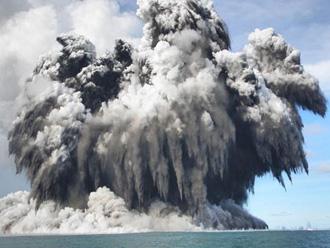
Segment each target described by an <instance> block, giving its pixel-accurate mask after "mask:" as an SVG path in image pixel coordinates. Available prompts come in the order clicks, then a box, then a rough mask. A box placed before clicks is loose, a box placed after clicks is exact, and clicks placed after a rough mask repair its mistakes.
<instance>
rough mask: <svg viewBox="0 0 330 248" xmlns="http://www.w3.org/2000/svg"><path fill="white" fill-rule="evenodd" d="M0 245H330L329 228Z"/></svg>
mask: <svg viewBox="0 0 330 248" xmlns="http://www.w3.org/2000/svg"><path fill="white" fill-rule="evenodd" d="M0 247H1V248H55V247H56V248H57V247H61V248H71V247H72V248H105V247H106V248H112V247H113V248H150V247H157V248H173V247H182V248H215V247H222V248H227V247H228V248H229V247H235V248H239V247H248V248H258V247H262V248H265V247H266V248H273V247H274V248H275V247H276V248H277V247H281V248H304V247H306V248H314V247H316V248H328V247H329V248H330V231H247V232H213V233H211V232H204V233H141V234H113V235H56V236H1V237H0Z"/></svg>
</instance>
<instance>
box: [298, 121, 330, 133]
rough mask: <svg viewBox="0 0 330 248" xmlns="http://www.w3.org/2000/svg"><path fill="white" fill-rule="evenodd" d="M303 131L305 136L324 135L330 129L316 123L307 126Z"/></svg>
mask: <svg viewBox="0 0 330 248" xmlns="http://www.w3.org/2000/svg"><path fill="white" fill-rule="evenodd" d="M303 131H304V134H305V135H324V134H325V133H327V132H328V131H329V129H328V127H326V126H324V125H322V124H320V123H317V122H315V123H310V124H307V125H305V126H304V129H303Z"/></svg>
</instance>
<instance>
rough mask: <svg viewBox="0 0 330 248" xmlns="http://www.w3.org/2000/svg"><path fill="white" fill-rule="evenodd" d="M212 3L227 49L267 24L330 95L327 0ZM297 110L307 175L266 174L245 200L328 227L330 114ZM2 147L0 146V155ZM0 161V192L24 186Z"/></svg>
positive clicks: (268, 215) (281, 222)
mask: <svg viewBox="0 0 330 248" xmlns="http://www.w3.org/2000/svg"><path fill="white" fill-rule="evenodd" d="M1 1H2V0H0V3H1ZM40 2H41V1H40ZM45 2H47V1H45ZM50 2H51V0H50ZM120 5H121V7H122V8H123V9H124V10H132V11H134V10H135V8H136V5H135V4H134V3H133V1H132V0H122V1H121V2H120ZM215 6H216V9H217V11H218V13H219V14H220V15H221V17H222V18H223V19H224V20H225V22H226V23H227V25H228V28H229V32H230V35H231V39H232V49H233V50H240V49H241V48H242V47H243V46H244V44H246V41H247V37H248V34H249V33H250V32H252V31H254V29H255V28H267V27H273V28H274V29H275V30H276V31H277V32H278V33H280V34H282V35H283V36H284V38H285V39H286V40H287V41H288V42H289V43H291V44H292V45H293V46H295V47H297V48H298V49H299V50H300V51H301V54H302V63H303V64H304V65H305V67H306V68H307V70H310V71H311V72H312V73H313V74H314V75H315V76H317V77H319V79H320V84H321V87H322V88H323V89H324V92H325V94H326V97H327V99H328V100H330V76H329V75H330V73H329V74H328V71H330V52H329V51H330V42H329V41H330V17H329V14H328V12H329V9H330V1H328V0H286V1H283V0H277V1H275V0H245V1H241V0H218V1H215ZM0 14H1V11H0ZM137 33H139V32H137ZM329 107H330V106H329ZM301 115H302V117H303V121H304V124H305V128H304V134H305V143H306V144H305V150H306V153H307V157H308V161H309V164H310V173H309V175H308V176H307V175H305V174H299V175H295V176H294V177H293V182H292V183H291V182H290V181H289V180H287V182H286V189H284V188H283V187H282V186H281V185H280V184H279V183H277V182H276V181H275V180H274V179H273V178H272V177H271V176H270V175H267V176H265V177H263V178H259V179H257V182H256V186H255V194H251V196H250V198H249V201H248V204H247V208H248V209H249V211H250V212H251V213H253V214H255V215H256V216H258V217H260V218H262V219H263V220H265V221H266V222H267V223H268V224H269V226H270V228H281V227H282V226H285V227H287V228H297V227H300V226H306V225H307V223H308V222H310V223H311V225H312V226H313V227H316V228H330V156H329V153H330V149H329V146H330V117H329V116H326V118H324V119H322V118H321V117H318V116H314V115H313V114H311V113H309V112H304V111H301ZM0 131H1V130H0ZM1 142H5V141H4V140H2V139H0V143H1ZM0 147H3V146H2V144H0ZM6 152H7V151H4V150H1V151H0V158H5V157H6V154H5V153H6ZM0 162H1V163H2V164H5V166H2V167H1V171H0V196H4V195H5V194H7V193H9V192H13V191H17V190H20V189H28V188H29V187H28V183H27V182H26V180H25V179H24V177H23V176H16V175H15V170H14V167H13V166H12V161H10V160H5V161H0Z"/></svg>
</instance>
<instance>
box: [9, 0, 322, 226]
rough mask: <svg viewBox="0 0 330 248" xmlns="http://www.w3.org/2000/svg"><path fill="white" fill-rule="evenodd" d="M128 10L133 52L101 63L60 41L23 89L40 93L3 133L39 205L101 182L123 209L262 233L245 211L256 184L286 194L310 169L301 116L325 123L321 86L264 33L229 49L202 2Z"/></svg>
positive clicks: (82, 195)
mask: <svg viewBox="0 0 330 248" xmlns="http://www.w3.org/2000/svg"><path fill="white" fill-rule="evenodd" d="M138 3H139V10H138V15H139V16H140V17H141V18H142V20H143V21H144V22H145V26H144V36H143V38H142V41H141V44H140V47H139V48H138V49H137V48H133V47H132V46H131V45H129V44H127V43H126V42H124V41H122V40H118V41H117V43H116V46H115V48H114V51H113V52H112V53H108V54H106V55H104V56H102V57H97V56H96V53H95V48H94V46H93V44H91V42H89V41H88V40H86V39H84V38H83V37H81V36H74V35H62V36H60V37H59V38H58V42H59V43H60V44H61V45H62V46H63V47H62V50H61V51H59V52H58V53H57V54H52V55H49V56H46V57H44V58H43V59H42V60H41V62H40V64H39V65H38V66H37V67H36V69H35V71H34V76H33V78H32V80H31V81H30V82H27V87H30V86H31V85H33V84H40V82H41V83H42V80H44V81H45V84H49V85H50V86H49V87H47V89H46V90H45V91H43V92H42V93H40V94H37V95H36V96H34V97H32V98H30V101H29V102H28V104H27V105H26V106H25V107H24V109H23V110H22V112H21V113H20V115H19V117H18V118H17V120H16V121H15V125H14V127H13V129H12V130H11V132H10V134H9V141H10V153H11V154H13V155H14V156H15V161H16V165H17V170H18V172H21V171H22V170H25V171H26V173H27V175H28V177H29V179H30V180H31V185H32V192H31V197H32V198H35V199H36V200H37V203H36V207H39V206H40V204H41V203H42V202H44V201H46V200H54V201H55V202H57V203H59V204H61V205H70V206H75V207H84V206H85V204H86V201H87V197H88V195H89V193H90V192H93V191H96V190H97V189H98V188H99V187H102V186H106V187H108V188H110V189H111V190H112V191H113V192H114V193H116V194H117V195H118V196H120V197H122V198H123V199H124V200H125V203H126V205H127V206H128V207H129V208H134V209H138V210H141V211H148V209H149V207H150V204H151V203H152V202H154V201H155V200H156V199H159V200H161V201H163V202H166V203H169V204H171V205H174V206H177V207H178V208H179V209H180V211H182V212H184V213H185V214H188V215H191V216H194V218H195V220H196V221H197V222H202V223H203V224H204V225H206V226H211V227H214V228H226V229H234V228H266V227H267V225H266V224H265V223H264V222H262V221H261V220H258V219H256V218H254V217H253V216H251V215H249V214H248V213H247V212H245V210H243V209H242V208H241V206H242V204H243V203H245V201H246V200H247V195H248V192H249V191H250V190H253V186H254V180H255V178H256V177H257V176H262V175H264V174H265V173H268V172H271V173H272V174H273V175H274V176H275V177H276V178H277V179H278V180H279V182H280V183H282V184H284V183H283V178H282V174H283V172H284V173H286V174H287V175H288V176H289V178H291V174H292V173H296V172H298V171H301V170H306V171H307V170H308V165H307V161H306V158H305V153H304V151H303V135H302V126H303V124H302V122H301V119H300V116H299V113H298V110H297V109H298V107H302V108H304V109H308V110H311V111H313V112H314V113H317V114H320V115H322V116H323V115H325V112H326V102H325V98H324V96H323V95H322V92H321V91H320V88H319V85H318V81H317V80H316V79H315V78H313V77H312V76H311V75H309V74H308V73H307V72H305V71H304V69H303V67H302V65H301V64H300V55H299V52H298V51H297V50H296V49H294V48H293V47H291V46H290V45H288V44H287V43H286V42H285V41H284V40H283V38H282V37H281V36H280V35H278V34H276V33H275V32H274V31H273V30H272V29H266V30H262V31H260V30H256V31H255V32H254V33H253V34H251V35H250V37H249V43H248V45H247V46H246V47H245V48H244V50H243V51H242V52H240V53H232V52H230V51H229V50H228V49H229V48H230V41H229V35H228V32H227V29H226V26H225V24H224V22H223V21H222V20H221V19H220V18H219V17H218V16H217V14H216V13H215V11H214V9H213V7H212V3H211V2H210V1H199V0H194V1H193V0H180V1H176V0H170V1H169V0H139V1H138ZM46 81H47V82H46ZM216 205H219V206H220V207H216Z"/></svg>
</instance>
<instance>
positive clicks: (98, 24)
mask: <svg viewBox="0 0 330 248" xmlns="http://www.w3.org/2000/svg"><path fill="white" fill-rule="evenodd" d="M68 10H69V13H70V15H71V17H72V28H73V30H74V31H75V32H76V33H78V34H82V35H84V36H86V37H87V38H88V39H90V40H91V41H92V42H93V43H94V44H95V46H96V48H97V49H98V50H97V52H98V53H101V54H102V53H104V52H105V51H106V50H109V49H112V48H113V46H114V41H115V40H116V39H119V38H122V39H125V40H131V38H132V37H137V36H138V35H139V34H140V33H141V31H142V24H141V22H140V21H139V19H138V18H137V16H136V15H135V13H132V12H123V13H121V12H120V6H119V4H118V3H117V2H116V1H111V0H110V1H109V0H85V1H83V2H75V3H73V4H72V5H70V6H69V7H68Z"/></svg>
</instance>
